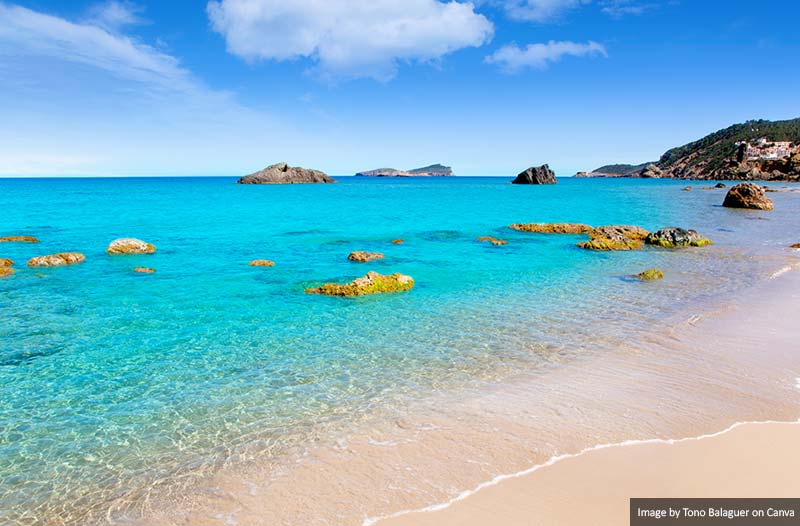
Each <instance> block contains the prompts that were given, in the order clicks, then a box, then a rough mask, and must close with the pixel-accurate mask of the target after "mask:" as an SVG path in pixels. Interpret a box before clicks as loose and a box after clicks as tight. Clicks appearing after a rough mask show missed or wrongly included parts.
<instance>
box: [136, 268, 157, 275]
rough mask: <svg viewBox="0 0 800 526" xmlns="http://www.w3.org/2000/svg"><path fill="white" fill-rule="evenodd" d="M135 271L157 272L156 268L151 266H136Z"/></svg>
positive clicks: (143, 272) (139, 272)
mask: <svg viewBox="0 0 800 526" xmlns="http://www.w3.org/2000/svg"><path fill="white" fill-rule="evenodd" d="M133 271H134V272H136V273H138V274H155V273H156V269H154V268H150V267H134V269H133Z"/></svg>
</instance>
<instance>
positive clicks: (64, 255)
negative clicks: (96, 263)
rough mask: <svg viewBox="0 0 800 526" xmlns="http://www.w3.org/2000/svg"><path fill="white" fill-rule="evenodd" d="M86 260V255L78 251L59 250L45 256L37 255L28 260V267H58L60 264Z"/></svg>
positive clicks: (72, 263) (73, 263)
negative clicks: (56, 252)
mask: <svg viewBox="0 0 800 526" xmlns="http://www.w3.org/2000/svg"><path fill="white" fill-rule="evenodd" d="M84 261H86V256H84V255H83V254H81V253H80V252H59V253H58V254H49V255H47V256H37V257H35V258H31V259H29V260H28V266H29V267H60V266H62V265H75V264H76V263H83V262H84Z"/></svg>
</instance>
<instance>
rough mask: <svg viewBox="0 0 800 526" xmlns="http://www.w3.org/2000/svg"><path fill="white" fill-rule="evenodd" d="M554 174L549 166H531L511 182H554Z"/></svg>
mask: <svg viewBox="0 0 800 526" xmlns="http://www.w3.org/2000/svg"><path fill="white" fill-rule="evenodd" d="M557 182H558V181H556V174H555V172H553V170H551V169H550V166H548V165H547V164H543V165H541V166H531V167H530V168H528V169H527V170H525V171H524V172H521V173H520V174H518V175H517V177H516V178H515V179H514V180H513V181H511V184H556V183H557Z"/></svg>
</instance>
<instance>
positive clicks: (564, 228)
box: [508, 223, 592, 234]
mask: <svg viewBox="0 0 800 526" xmlns="http://www.w3.org/2000/svg"><path fill="white" fill-rule="evenodd" d="M508 228H511V229H512V230H518V231H520V232H533V233H536V234H587V233H589V231H591V230H592V227H591V226H589V225H585V224H583V223H513V224H511V225H508Z"/></svg>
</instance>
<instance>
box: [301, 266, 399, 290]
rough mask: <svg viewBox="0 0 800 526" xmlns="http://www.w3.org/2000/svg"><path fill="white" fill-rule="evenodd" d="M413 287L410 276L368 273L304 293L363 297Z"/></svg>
mask: <svg viewBox="0 0 800 526" xmlns="http://www.w3.org/2000/svg"><path fill="white" fill-rule="evenodd" d="M413 287H414V279H413V278H412V277H411V276H406V275H404V274H400V273H395V274H392V275H389V276H384V275H383V274H378V273H377V272H372V271H370V272H367V274H366V275H365V276H363V277H361V278H356V279H355V280H353V281H352V282H350V283H341V284H340V283H326V284H324V285H322V286H321V287H315V288H309V289H306V292H307V293H308V294H323V295H325V296H364V295H366V294H379V293H385V292H400V291H404V290H410V289H412V288H413Z"/></svg>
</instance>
